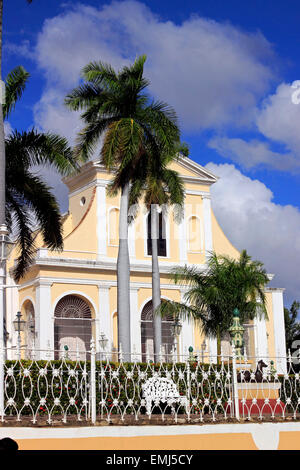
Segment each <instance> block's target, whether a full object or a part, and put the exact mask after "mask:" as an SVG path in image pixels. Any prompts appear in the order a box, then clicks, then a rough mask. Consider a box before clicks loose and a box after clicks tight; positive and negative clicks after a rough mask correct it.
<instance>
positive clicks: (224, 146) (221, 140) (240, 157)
mask: <svg viewBox="0 0 300 470" xmlns="http://www.w3.org/2000/svg"><path fill="white" fill-rule="evenodd" d="M208 146H209V147H211V148H213V149H215V150H216V151H217V152H218V153H219V155H221V156H222V157H225V158H229V159H230V160H233V161H235V162H237V163H239V164H240V165H241V166H243V167H244V168H246V169H250V168H254V167H257V166H267V167H272V168H273V169H276V170H280V171H299V170H300V160H298V159H297V158H296V156H295V155H294V154H293V153H291V152H286V153H281V152H275V151H272V150H271V149H270V144H269V142H262V141H260V140H257V139H252V140H250V141H248V142H247V141H245V140H243V139H241V138H234V139H230V138H228V137H214V138H213V139H210V141H209V142H208Z"/></svg>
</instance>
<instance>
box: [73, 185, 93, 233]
mask: <svg viewBox="0 0 300 470" xmlns="http://www.w3.org/2000/svg"><path fill="white" fill-rule="evenodd" d="M93 197H94V188H88V189H85V190H82V191H80V192H78V193H76V194H74V195H72V197H70V198H69V211H70V213H71V214H72V222H73V224H72V225H73V227H72V228H74V227H76V226H77V224H78V223H79V222H80V220H81V219H82V217H83V216H84V215H85V213H86V212H87V211H88V210H89V204H90V202H91V200H92V198H93ZM83 198H84V200H85V202H84V203H83Z"/></svg>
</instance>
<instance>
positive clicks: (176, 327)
mask: <svg viewBox="0 0 300 470" xmlns="http://www.w3.org/2000/svg"><path fill="white" fill-rule="evenodd" d="M171 329H172V335H173V340H174V352H176V351H177V347H176V346H177V344H176V343H177V338H178V336H179V335H180V333H181V330H182V324H181V323H180V321H179V318H178V316H176V317H175V319H174V322H173V323H172V325H171Z"/></svg>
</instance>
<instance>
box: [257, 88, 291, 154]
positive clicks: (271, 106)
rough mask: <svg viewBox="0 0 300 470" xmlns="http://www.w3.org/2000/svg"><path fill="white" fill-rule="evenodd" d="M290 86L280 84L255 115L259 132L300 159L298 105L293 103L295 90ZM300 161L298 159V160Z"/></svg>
mask: <svg viewBox="0 0 300 470" xmlns="http://www.w3.org/2000/svg"><path fill="white" fill-rule="evenodd" d="M291 85H292V84H288V83H281V84H280V85H279V86H278V87H277V90H276V92H275V93H274V94H273V95H270V96H269V97H268V98H267V99H266V100H265V101H264V102H263V105H262V108H261V110H260V111H259V112H258V114H257V120H256V122H257V126H258V129H259V131H260V132H261V133H262V134H264V135H265V136H266V137H268V138H269V139H272V140H275V141H279V142H282V143H284V144H285V145H286V147H287V149H289V150H291V151H292V152H294V153H295V154H296V155H297V156H298V158H299V157H300V132H299V122H300V104H296V103H294V102H293V95H294V93H295V92H297V90H295V88H292V86H291ZM299 160H300V158H299Z"/></svg>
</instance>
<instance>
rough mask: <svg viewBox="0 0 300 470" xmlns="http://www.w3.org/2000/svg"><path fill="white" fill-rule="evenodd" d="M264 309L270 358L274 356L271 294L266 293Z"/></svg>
mask: <svg viewBox="0 0 300 470" xmlns="http://www.w3.org/2000/svg"><path fill="white" fill-rule="evenodd" d="M266 309H267V314H268V320H267V321H266V329H267V335H268V350H269V356H270V358H272V357H274V356H276V348H275V337H274V316H273V301H272V292H270V291H269V292H268V291H267V292H266Z"/></svg>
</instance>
